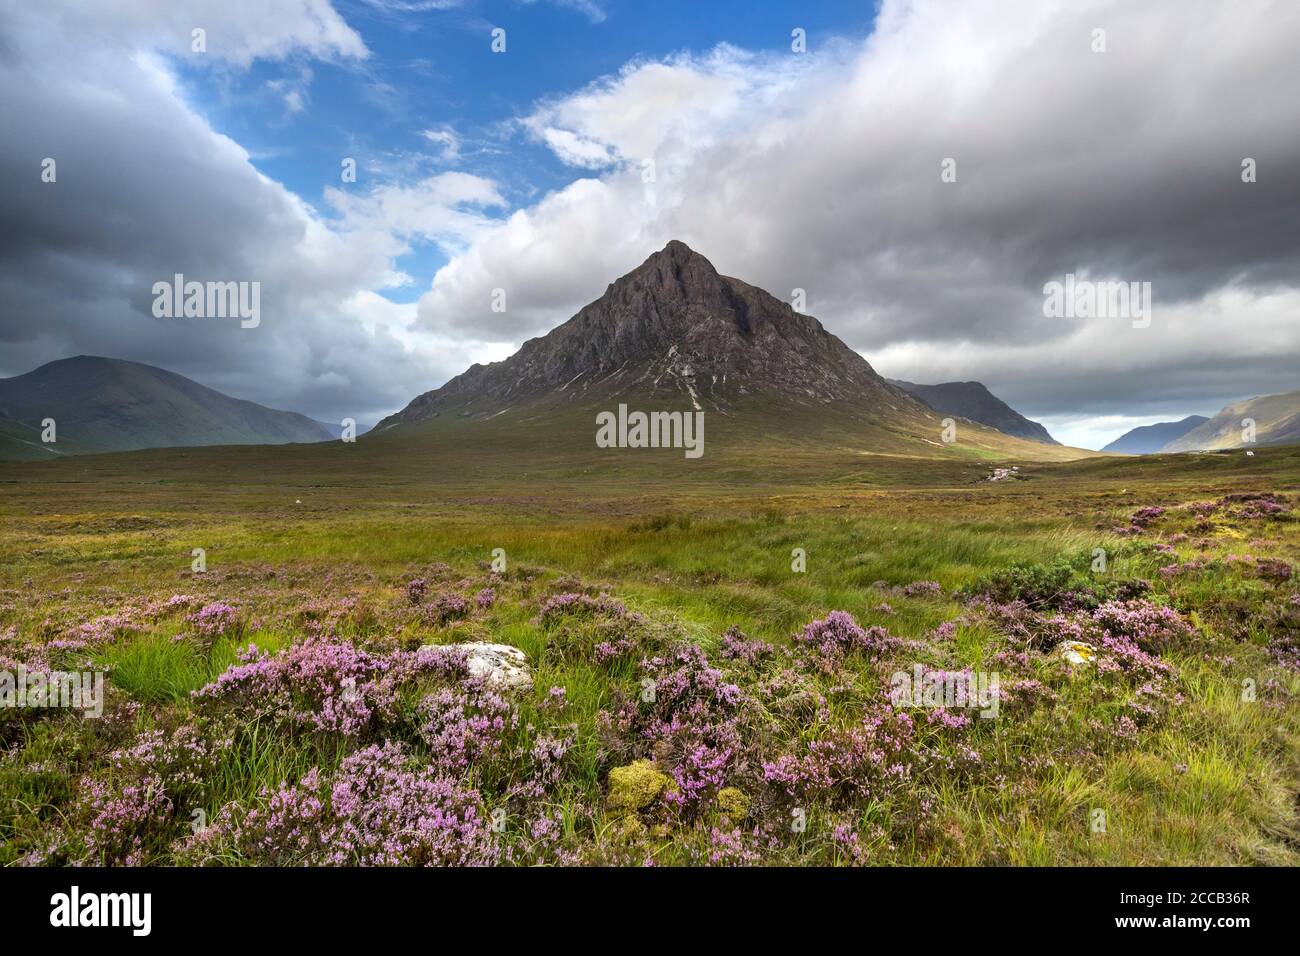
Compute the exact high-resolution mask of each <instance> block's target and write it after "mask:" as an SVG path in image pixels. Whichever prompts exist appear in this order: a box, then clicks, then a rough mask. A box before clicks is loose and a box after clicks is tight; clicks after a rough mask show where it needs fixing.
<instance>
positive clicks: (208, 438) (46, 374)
mask: <svg viewBox="0 0 1300 956" xmlns="http://www.w3.org/2000/svg"><path fill="white" fill-rule="evenodd" d="M46 418H52V419H54V421H55V423H56V438H57V441H56V442H55V443H54V444H53V445H46V444H44V443H42V442H41V422H42V421H43V420H45V419H46ZM330 437H332V436H331V435H330V432H329V429H328V428H327V427H326V426H323V425H321V424H320V423H318V422H314V421H312V420H311V419H310V418H307V417H306V416H305V415H299V414H297V413H296V412H282V411H276V410H275V409H271V408H266V407H265V406H262V405H258V404H256V403H255V402H249V401H244V400H242V399H237V398H231V397H230V396H228V395H224V394H222V393H221V392H218V391H216V390H215V389H211V388H207V387H206V386H203V385H200V384H199V383H197V382H194V381H191V380H190V379H188V378H185V377H184V376H182V375H177V374H176V373H174V372H169V371H166V370H165V369H161V368H156V367H154V366H152V365H143V364H141V363H139V362H128V361H124V360H121V359H110V358H100V357H97V356H90V355H79V356H76V357H75V358H67V359H60V360H58V361H54V362H49V363H47V364H45V365H42V366H41V367H40V368H37V369H35V370H33V371H31V372H28V373H26V374H24V375H16V376H14V377H12V378H6V379H0V457H4V458H9V459H37V460H39V459H47V458H53V457H61V456H64V455H78V454H87V453H92V452H107V451H130V450H134V449H139V448H164V447H181V446H193V445H260V444H281V443H286V442H316V441H326V440H328V439H329V438H330Z"/></svg>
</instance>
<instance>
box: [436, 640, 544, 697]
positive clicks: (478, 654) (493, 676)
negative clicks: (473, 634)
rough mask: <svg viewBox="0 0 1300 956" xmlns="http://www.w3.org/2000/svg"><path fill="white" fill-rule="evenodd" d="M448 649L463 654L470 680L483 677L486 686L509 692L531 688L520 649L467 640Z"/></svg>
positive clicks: (526, 665) (529, 674)
mask: <svg viewBox="0 0 1300 956" xmlns="http://www.w3.org/2000/svg"><path fill="white" fill-rule="evenodd" d="M426 646H427V647H439V646H442V647H445V646H447V645H438V644H429V645H426ZM451 646H452V647H456V648H459V649H460V650H462V651H464V652H465V664H466V666H467V667H468V668H469V673H470V676H471V677H482V678H485V679H486V682H487V683H488V684H490V685H492V686H495V687H504V688H507V689H508V690H529V689H531V688H532V686H533V674H532V671H530V670H529V669H528V658H527V657H526V656H525V655H524V652H523V651H521V650H520V649H519V648H517V647H511V646H510V645H509V644H490V643H488V642H487V641H467V642H465V643H464V644H453V645H451Z"/></svg>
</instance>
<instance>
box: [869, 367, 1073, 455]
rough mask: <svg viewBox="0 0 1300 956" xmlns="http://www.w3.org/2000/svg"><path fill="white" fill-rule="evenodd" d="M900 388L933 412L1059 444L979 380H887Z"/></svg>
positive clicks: (1049, 443) (1009, 433) (1034, 439)
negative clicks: (924, 382) (920, 382)
mask: <svg viewBox="0 0 1300 956" xmlns="http://www.w3.org/2000/svg"><path fill="white" fill-rule="evenodd" d="M889 381H890V382H891V383H893V384H894V385H897V386H898V387H899V388H901V389H905V390H907V391H908V392H911V393H912V394H913V395H915V396H916V397H917V398H919V399H920V400H921V401H923V402H925V404H927V405H929V406H930V407H931V408H933V409H934V410H935V411H936V412H939V413H940V414H943V415H957V416H960V417H961V418H966V419H969V420H970V421H973V422H980V423H981V424H984V425H988V426H989V427H990V428H996V429H997V430H998V431H1000V432H1003V433H1004V434H1007V435H1015V436H1017V437H1019V438H1027V439H1029V440H1030V441H1038V442H1043V443H1044V444H1048V445H1059V444H1060V442H1058V441H1057V440H1056V439H1055V438H1053V437H1052V436H1051V435H1049V434H1048V433H1047V429H1046V428H1044V427H1043V426H1042V425H1040V424H1038V422H1034V421H1030V420H1029V419H1028V418H1025V416H1024V415H1021V414H1020V413H1019V412H1018V411H1016V410H1015V409H1014V408H1012V407H1011V406H1010V405H1008V404H1007V403H1006V402H1004V401H1002V399H1000V398H998V397H997V396H996V395H994V394H993V393H992V392H990V391H989V390H988V389H987V388H985V387H984V386H983V385H982V384H981V383H979V382H944V383H942V384H940V385H917V384H916V383H915V382H903V381H900V380H898V379H894V378H891V379H890V380H889Z"/></svg>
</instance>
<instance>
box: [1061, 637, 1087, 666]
mask: <svg viewBox="0 0 1300 956" xmlns="http://www.w3.org/2000/svg"><path fill="white" fill-rule="evenodd" d="M1056 653H1057V654H1058V655H1060V656H1061V657H1063V658H1065V661H1066V663H1067V664H1071V665H1078V664H1091V663H1092V661H1093V658H1095V657H1096V656H1097V648H1095V647H1093V646H1092V645H1091V644H1085V643H1084V642H1083V641H1062V642H1061V643H1060V644H1058V645H1057V646H1056Z"/></svg>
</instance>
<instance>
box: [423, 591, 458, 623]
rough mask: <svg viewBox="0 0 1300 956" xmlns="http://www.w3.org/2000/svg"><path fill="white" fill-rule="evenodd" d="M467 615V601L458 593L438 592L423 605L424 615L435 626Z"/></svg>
mask: <svg viewBox="0 0 1300 956" xmlns="http://www.w3.org/2000/svg"><path fill="white" fill-rule="evenodd" d="M467 616H469V602H468V601H466V600H465V599H464V598H463V597H461V596H460V595H459V594H440V595H438V596H437V597H436V598H435V599H434V600H433V601H431V602H430V603H429V604H426V605H425V606H424V617H425V619H426V620H427V621H428V622H429V623H430V624H434V625H436V626H442V625H444V624H448V623H450V622H452V621H459V620H460V619H461V618H464V617H467Z"/></svg>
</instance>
